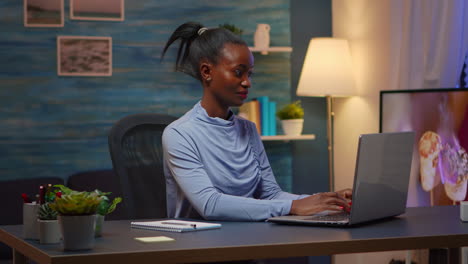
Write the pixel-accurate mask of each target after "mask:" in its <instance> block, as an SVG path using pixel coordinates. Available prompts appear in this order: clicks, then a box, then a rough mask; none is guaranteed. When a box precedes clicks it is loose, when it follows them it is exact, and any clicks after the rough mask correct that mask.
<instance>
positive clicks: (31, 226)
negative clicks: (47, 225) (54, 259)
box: [23, 203, 39, 239]
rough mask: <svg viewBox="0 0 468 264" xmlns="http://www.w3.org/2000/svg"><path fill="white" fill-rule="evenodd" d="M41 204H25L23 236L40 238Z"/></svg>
mask: <svg viewBox="0 0 468 264" xmlns="http://www.w3.org/2000/svg"><path fill="white" fill-rule="evenodd" d="M38 210H39V204H36V203H24V204H23V238H24V239H39V232H38V231H39V227H38V226H37V211H38Z"/></svg>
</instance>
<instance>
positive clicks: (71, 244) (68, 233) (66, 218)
mask: <svg viewBox="0 0 468 264" xmlns="http://www.w3.org/2000/svg"><path fill="white" fill-rule="evenodd" d="M58 220H59V223H60V228H61V230H62V236H63V249H64V250H85V249H91V248H93V247H94V230H95V228H96V215H59V216H58Z"/></svg>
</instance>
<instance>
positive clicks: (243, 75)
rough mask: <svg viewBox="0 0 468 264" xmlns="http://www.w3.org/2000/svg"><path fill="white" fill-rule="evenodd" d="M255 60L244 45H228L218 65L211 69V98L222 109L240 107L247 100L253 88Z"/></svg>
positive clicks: (209, 88) (209, 90)
mask: <svg viewBox="0 0 468 264" xmlns="http://www.w3.org/2000/svg"><path fill="white" fill-rule="evenodd" d="M253 66H254V59H253V56H252V53H251V52H250V50H249V48H248V47H247V46H244V45H238V44H230V43H229V44H226V45H224V48H223V50H222V52H221V56H220V58H219V61H218V64H216V65H214V66H213V67H212V68H211V71H210V72H211V74H210V78H211V81H210V82H209V83H208V85H207V87H206V88H207V91H208V92H209V93H210V95H211V96H210V97H211V98H212V99H213V100H216V101H217V104H219V105H220V106H222V107H231V106H240V105H242V104H243V103H244V101H245V100H246V99H247V94H248V90H249V88H250V86H251V83H250V75H251V74H252V71H253Z"/></svg>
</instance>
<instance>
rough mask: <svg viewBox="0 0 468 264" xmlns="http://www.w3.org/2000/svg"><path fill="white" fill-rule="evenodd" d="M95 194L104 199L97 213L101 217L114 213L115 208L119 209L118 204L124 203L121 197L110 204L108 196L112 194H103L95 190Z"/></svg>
mask: <svg viewBox="0 0 468 264" xmlns="http://www.w3.org/2000/svg"><path fill="white" fill-rule="evenodd" d="M95 192H97V193H98V195H100V196H101V197H102V200H101V203H100V204H99V206H98V209H97V213H98V214H100V215H107V214H110V213H112V212H113V211H114V210H115V208H116V207H117V204H118V203H120V202H122V198H121V197H115V198H114V200H112V202H109V197H108V195H109V194H111V192H101V191H99V190H95Z"/></svg>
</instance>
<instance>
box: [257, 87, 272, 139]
mask: <svg viewBox="0 0 468 264" xmlns="http://www.w3.org/2000/svg"><path fill="white" fill-rule="evenodd" d="M257 100H258V102H259V103H260V112H261V113H260V116H261V120H260V122H261V127H262V133H261V135H262V136H268V135H270V122H269V117H268V113H269V109H270V106H269V98H268V96H260V97H258V98H257Z"/></svg>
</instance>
